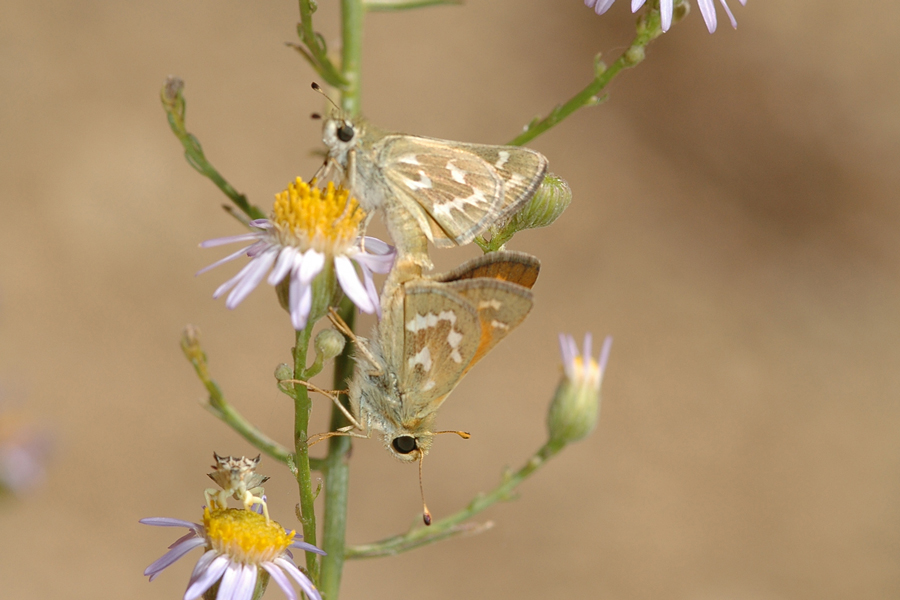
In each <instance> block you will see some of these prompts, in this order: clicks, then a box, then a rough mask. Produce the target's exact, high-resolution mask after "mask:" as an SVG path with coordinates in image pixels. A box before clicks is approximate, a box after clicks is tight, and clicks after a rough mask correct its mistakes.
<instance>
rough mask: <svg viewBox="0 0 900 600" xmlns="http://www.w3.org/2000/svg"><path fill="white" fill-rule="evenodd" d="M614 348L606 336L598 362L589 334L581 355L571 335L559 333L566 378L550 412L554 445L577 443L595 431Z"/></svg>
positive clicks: (586, 336) (550, 426)
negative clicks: (611, 348) (607, 370)
mask: <svg viewBox="0 0 900 600" xmlns="http://www.w3.org/2000/svg"><path fill="white" fill-rule="evenodd" d="M611 346H612V338H611V337H607V338H606V340H605V341H604V342H603V350H601V352H600V360H599V362H598V361H596V360H594V359H593V357H592V356H591V334H590V333H588V334H586V335H585V336H584V351H583V353H582V354H581V355H580V356H579V355H578V347H577V346H576V345H575V340H574V339H573V338H572V336H570V335H563V334H560V336H559V347H560V353H561V354H562V361H563V377H562V379H561V380H560V382H559V385H558V386H557V387H556V393H555V394H554V396H553V400H552V401H551V403H550V410H549V412H548V413H547V429H548V430H549V433H550V441H551V442H555V443H559V444H569V443H572V442H577V441H579V440H581V439H583V438H584V437H586V436H587V435H588V434H589V433H591V431H593V430H594V427H595V426H596V425H597V415H598V414H599V411H600V384H601V382H602V381H603V372H604V370H605V369H606V361H607V360H608V359H609V350H610V347H611Z"/></svg>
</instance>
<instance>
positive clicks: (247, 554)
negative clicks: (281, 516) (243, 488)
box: [140, 508, 325, 600]
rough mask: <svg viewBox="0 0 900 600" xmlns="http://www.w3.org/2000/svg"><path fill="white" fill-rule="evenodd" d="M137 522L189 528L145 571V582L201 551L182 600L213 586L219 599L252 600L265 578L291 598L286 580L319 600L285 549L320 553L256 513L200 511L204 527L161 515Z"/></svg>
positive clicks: (294, 597)
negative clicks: (217, 585) (202, 552)
mask: <svg viewBox="0 0 900 600" xmlns="http://www.w3.org/2000/svg"><path fill="white" fill-rule="evenodd" d="M140 522H141V523H143V524H144V525H155V526H158V527H186V528H187V529H188V530H189V531H188V532H187V533H186V534H185V535H183V536H182V537H180V538H178V539H177V540H176V541H175V543H173V544H172V545H171V546H169V551H168V552H166V553H165V554H163V555H162V557H161V558H160V559H159V560H157V561H156V562H154V563H153V564H152V565H150V566H149V567H147V568H146V569H145V570H144V575H148V576H149V577H150V581H153V580H154V579H155V578H156V576H157V575H159V574H160V573H161V572H162V571H163V570H164V569H165V568H166V567H168V566H169V565H171V564H173V563H174V562H176V561H177V560H178V559H179V558H181V557H182V556H184V555H185V554H187V553H188V552H190V551H191V550H193V549H194V548H199V547H203V548H205V549H206V552H204V554H203V556H201V557H200V560H198V561H197V565H196V566H195V567H194V571H193V573H191V578H190V580H189V581H188V587H187V591H185V593H184V600H196V599H197V598H200V597H201V596H202V595H203V594H204V593H205V592H206V591H207V590H209V589H210V588H211V587H212V586H213V585H215V584H216V583H217V582H218V584H219V590H218V593H217V595H216V598H217V599H218V600H226V599H227V600H251V598H253V596H254V592H255V591H256V590H257V588H258V586H264V585H266V583H267V580H266V579H267V578H269V577H270V578H271V579H272V580H274V581H275V583H277V584H278V587H280V588H281V590H282V591H283V592H284V594H285V595H286V596H287V597H288V598H290V600H297V597H298V596H297V593H296V591H295V590H294V587H293V585H291V579H293V580H294V581H295V582H296V583H297V585H299V586H300V589H301V590H303V593H304V594H306V596H307V597H308V598H311V599H315V600H322V597H321V596H320V595H319V591H318V590H317V589H316V587H315V586H314V585H313V583H312V581H310V580H309V577H307V576H306V574H305V573H303V571H301V570H300V569H299V568H297V565H295V564H294V562H293V560H292V559H293V556H292V554H291V551H290V549H291V548H295V549H298V550H303V551H306V552H315V553H316V554H325V552H323V551H322V550H319V549H318V548H316V547H315V546H313V545H312V544H307V543H306V542H303V541H301V540H300V539H299V536H297V535H296V534H295V533H294V532H293V531H286V530H285V529H284V528H283V527H282V526H281V525H279V524H278V523H276V522H275V521H269V522H266V519H265V517H263V516H262V515H261V514H259V513H258V512H256V511H252V510H243V509H238V508H225V509H214V510H209V509H208V508H205V509H204V510H203V524H200V523H191V522H190V521H182V520H181V519H169V518H164V517H154V518H149V519H141V521H140ZM288 577H290V579H289V578H288Z"/></svg>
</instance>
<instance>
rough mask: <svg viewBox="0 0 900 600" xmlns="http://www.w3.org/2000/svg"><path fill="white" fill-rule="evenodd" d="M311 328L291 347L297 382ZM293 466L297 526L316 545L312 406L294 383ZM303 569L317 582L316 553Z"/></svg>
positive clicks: (301, 376) (300, 333)
mask: <svg viewBox="0 0 900 600" xmlns="http://www.w3.org/2000/svg"><path fill="white" fill-rule="evenodd" d="M311 330H312V327H305V328H303V329H302V330H300V331H298V332H297V334H296V338H295V340H296V344H295V346H294V374H295V377H297V378H298V379H305V371H306V354H307V352H308V351H309V338H310V335H311ZM293 392H294V393H293V397H294V465H295V467H296V476H297V486H298V487H299V489H300V525H301V527H302V528H303V540H304V541H305V542H308V543H310V544H313V545H315V543H316V511H315V506H314V504H313V503H314V502H315V499H316V492H315V490H314V489H313V485H312V473H311V472H310V465H309V446H308V445H307V439H308V438H309V413H310V410H311V408H312V403H311V402H310V398H309V390H308V389H307V387H306V386H305V385H303V384H301V383H295V384H294V390H293ZM305 554H306V570H307V571H309V576H310V579H312V581H313V582H317V581H318V580H319V561H318V557H317V555H316V554H313V553H311V552H306V553H305Z"/></svg>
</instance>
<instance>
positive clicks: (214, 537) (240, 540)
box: [203, 508, 294, 565]
mask: <svg viewBox="0 0 900 600" xmlns="http://www.w3.org/2000/svg"><path fill="white" fill-rule="evenodd" d="M203 526H204V528H205V529H206V538H207V539H208V540H209V544H210V546H211V547H212V548H213V549H214V550H216V551H217V552H219V553H220V554H226V555H228V557H229V558H231V559H232V560H233V561H234V562H239V563H242V564H245V565H246V564H254V565H259V564H260V563H262V562H265V561H271V560H274V559H276V558H278V557H279V556H281V555H282V554H284V551H285V550H287V548H288V546H290V544H291V542H292V541H293V540H294V532H293V531H291V532H290V533H288V532H286V531H285V530H284V527H282V526H281V525H279V524H278V523H276V522H275V521H270V522H269V523H266V518H265V517H264V516H262V515H260V514H257V513H255V512H253V511H252V510H243V509H239V508H225V509H214V510H212V511H210V510H209V509H208V508H207V509H204V511H203Z"/></svg>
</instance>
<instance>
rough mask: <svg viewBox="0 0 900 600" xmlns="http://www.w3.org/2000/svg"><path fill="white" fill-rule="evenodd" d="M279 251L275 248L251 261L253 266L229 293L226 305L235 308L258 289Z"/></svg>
mask: <svg viewBox="0 0 900 600" xmlns="http://www.w3.org/2000/svg"><path fill="white" fill-rule="evenodd" d="M277 253H278V251H277V250H275V249H274V248H273V249H271V250H268V251H266V252H264V253H263V254H261V255H259V256H257V257H256V258H255V259H253V260H252V261H251V262H250V265H252V266H253V268H252V269H250V270H249V271H248V272H247V274H246V276H245V277H244V279H243V281H241V282H240V283H238V284H237V286H235V288H234V290H232V292H231V293H230V294H228V298H226V299H225V306H226V307H228V308H235V307H236V306H237V305H238V304H240V303H241V302H243V301H244V298H246V297H247V296H248V295H250V292H252V291H253V290H255V289H256V286H258V285H259V282H260V281H262V280H263V278H264V277H265V276H266V273H268V272H269V269H271V268H272V264H273V263H274V262H275V258H276V256H277Z"/></svg>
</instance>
